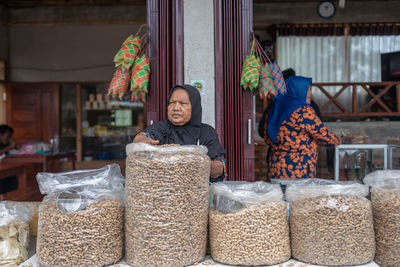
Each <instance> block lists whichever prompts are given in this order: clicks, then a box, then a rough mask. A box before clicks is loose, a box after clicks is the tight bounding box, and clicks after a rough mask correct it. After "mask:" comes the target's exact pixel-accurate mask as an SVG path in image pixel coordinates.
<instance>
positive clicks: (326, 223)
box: [290, 195, 375, 265]
mask: <svg viewBox="0 0 400 267" xmlns="http://www.w3.org/2000/svg"><path fill="white" fill-rule="evenodd" d="M290 234H291V247H292V256H293V257H294V258H297V259H299V260H301V261H304V262H310V263H312V264H318V265H360V264H365V263H367V262H369V261H372V260H373V259H374V255H375V236H374V225H373V219H372V207H371V202H370V201H368V200H367V199H366V198H363V197H359V196H342V195H337V196H319V197H312V198H306V199H300V200H292V201H291V202H290Z"/></svg>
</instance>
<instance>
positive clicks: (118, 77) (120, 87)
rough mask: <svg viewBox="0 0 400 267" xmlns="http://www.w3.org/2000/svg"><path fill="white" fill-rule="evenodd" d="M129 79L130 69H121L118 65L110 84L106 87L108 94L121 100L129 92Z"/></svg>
mask: <svg viewBox="0 0 400 267" xmlns="http://www.w3.org/2000/svg"><path fill="white" fill-rule="evenodd" d="M130 80H131V73H130V71H128V70H122V68H121V67H118V68H117V69H116V70H115V72H114V76H113V78H112V80H111V83H110V86H109V87H108V94H109V95H110V96H112V97H116V98H118V99H120V100H123V99H124V98H125V96H126V94H127V93H128V92H129V84H130Z"/></svg>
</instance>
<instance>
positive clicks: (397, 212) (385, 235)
mask: <svg viewBox="0 0 400 267" xmlns="http://www.w3.org/2000/svg"><path fill="white" fill-rule="evenodd" d="M371 201H372V208H373V211H374V226H375V240H376V255H375V261H376V263H378V264H379V265H380V266H383V267H385V266H400V188H397V189H385V188H373V189H372V190H371Z"/></svg>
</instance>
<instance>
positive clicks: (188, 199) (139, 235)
mask: <svg viewBox="0 0 400 267" xmlns="http://www.w3.org/2000/svg"><path fill="white" fill-rule="evenodd" d="M126 152H127V155H128V157H127V160H126V187H125V189H126V214H125V222H126V224H125V237H126V238H125V240H126V260H127V263H128V264H130V265H133V266H151V267H152V266H163V267H167V266H171V267H178V266H187V265H191V264H193V263H195V262H199V261H200V260H201V259H203V258H204V256H205V254H206V241H207V221H208V196H209V179H210V158H209V157H208V156H207V148H206V147H204V146H185V145H183V146H180V145H167V146H152V145H149V144H143V143H135V144H129V145H128V146H127V149H126Z"/></svg>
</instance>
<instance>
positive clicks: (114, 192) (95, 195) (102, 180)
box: [36, 164, 125, 266]
mask: <svg viewBox="0 0 400 267" xmlns="http://www.w3.org/2000/svg"><path fill="white" fill-rule="evenodd" d="M37 181H38V184H39V187H40V192H41V193H42V194H47V195H46V196H45V198H44V199H43V202H42V204H41V205H40V207H39V225H38V236H37V248H36V253H37V257H38V259H39V261H40V262H41V264H43V265H46V266H105V265H109V264H114V263H116V262H117V261H119V260H120V259H121V257H122V253H123V223H124V203H125V198H124V177H123V176H122V175H121V171H120V168H119V166H118V165H117V164H112V165H107V166H105V167H103V168H100V169H95V170H77V171H72V172H64V173H39V174H38V175H37ZM55 226H57V227H55Z"/></svg>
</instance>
